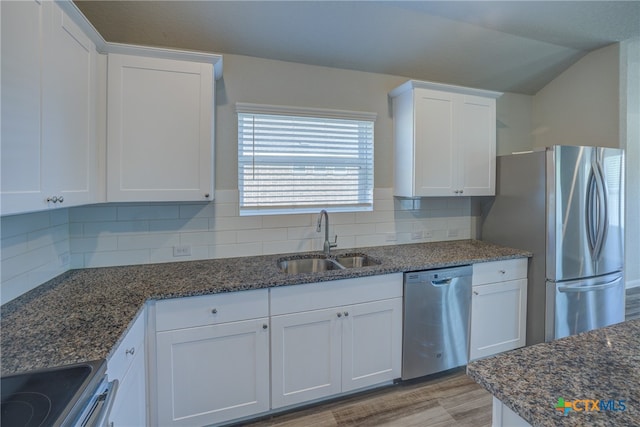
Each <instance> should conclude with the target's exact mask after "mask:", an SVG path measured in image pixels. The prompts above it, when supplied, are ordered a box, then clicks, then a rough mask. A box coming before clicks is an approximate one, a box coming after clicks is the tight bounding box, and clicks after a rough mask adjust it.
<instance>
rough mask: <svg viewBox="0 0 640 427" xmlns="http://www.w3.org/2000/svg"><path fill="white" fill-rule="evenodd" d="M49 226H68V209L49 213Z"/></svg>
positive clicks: (54, 210)
mask: <svg viewBox="0 0 640 427" xmlns="http://www.w3.org/2000/svg"><path fill="white" fill-rule="evenodd" d="M49 224H50V225H51V226H52V227H55V226H56V225H62V224H69V209H68V208H64V209H53V210H50V211H49Z"/></svg>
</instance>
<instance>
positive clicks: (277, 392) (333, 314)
mask: <svg viewBox="0 0 640 427" xmlns="http://www.w3.org/2000/svg"><path fill="white" fill-rule="evenodd" d="M367 300H368V301H369V302H365V301H367ZM361 301H362V302H361ZM345 302H347V303H349V302H351V303H353V304H347V305H343V304H342V303H345ZM314 308H315V309H314ZM271 309H272V315H273V314H276V315H273V316H272V317H271V372H272V379H271V403H272V408H273V409H277V408H281V407H285V406H290V405H296V404H300V403H303V402H307V401H311V400H316V399H321V398H324V397H328V396H332V395H336V394H339V393H343V392H348V391H352V390H356V389H361V388H365V387H369V386H373V385H376V384H380V383H384V382H387V381H391V380H393V379H395V378H398V377H399V376H400V364H401V352H402V350H401V348H402V275H387V276H375V277H368V278H358V279H347V280H339V281H336V282H327V283H322V284H309V285H299V286H295V287H290V288H274V289H273V290H272V294H271ZM280 312H289V313H287V314H279V313H280Z"/></svg>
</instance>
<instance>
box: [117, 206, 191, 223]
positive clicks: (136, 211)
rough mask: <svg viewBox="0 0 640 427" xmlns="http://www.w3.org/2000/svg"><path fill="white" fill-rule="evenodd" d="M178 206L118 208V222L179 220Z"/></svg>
mask: <svg viewBox="0 0 640 427" xmlns="http://www.w3.org/2000/svg"><path fill="white" fill-rule="evenodd" d="M178 213H179V212H178V205H173V204H171V205H167V204H149V205H133V206H130V205H126V206H118V221H139V220H151V219H178Z"/></svg>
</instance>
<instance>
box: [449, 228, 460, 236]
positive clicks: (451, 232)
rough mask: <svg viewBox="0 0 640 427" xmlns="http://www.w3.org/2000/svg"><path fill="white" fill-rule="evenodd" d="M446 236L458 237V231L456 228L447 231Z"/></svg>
mask: <svg viewBox="0 0 640 427" xmlns="http://www.w3.org/2000/svg"><path fill="white" fill-rule="evenodd" d="M447 236H448V237H458V229H457V228H451V229H449V231H447Z"/></svg>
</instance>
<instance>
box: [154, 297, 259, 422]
mask: <svg viewBox="0 0 640 427" xmlns="http://www.w3.org/2000/svg"><path fill="white" fill-rule="evenodd" d="M163 303H164V301H161V302H159V303H158V305H157V308H156V316H157V317H156V323H157V325H160V327H161V329H166V330H161V331H158V332H157V333H156V381H157V390H156V393H157V405H156V407H157V419H158V424H159V425H162V426H198V425H209V424H217V423H222V422H225V421H229V420H232V419H235V418H241V417H246V416H250V415H254V414H258V413H260V412H265V411H268V410H269V318H268V291H267V290H257V291H245V292H234V293H229V294H217V295H209V296H203V297H192V298H181V299H176V300H168V301H167V302H166V303H165V304H163ZM256 316H257V317H256ZM251 317H256V318H251ZM242 318H245V319H247V320H242ZM172 319H173V320H172ZM189 322H192V324H193V325H192V327H188V325H189ZM172 323H174V324H176V325H178V326H180V329H170V328H171V324H172ZM202 323H209V324H204V325H202Z"/></svg>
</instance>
